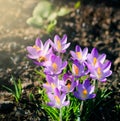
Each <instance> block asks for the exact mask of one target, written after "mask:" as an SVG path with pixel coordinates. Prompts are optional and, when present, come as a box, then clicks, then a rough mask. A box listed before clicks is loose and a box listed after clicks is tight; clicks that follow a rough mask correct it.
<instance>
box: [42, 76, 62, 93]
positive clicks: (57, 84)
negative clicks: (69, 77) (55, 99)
mask: <svg viewBox="0 0 120 121" xmlns="http://www.w3.org/2000/svg"><path fill="white" fill-rule="evenodd" d="M46 80H47V83H44V84H43V87H44V88H45V89H46V92H47V93H48V92H51V93H54V90H55V89H56V88H58V89H61V87H62V86H63V85H64V82H63V81H61V80H59V78H58V76H49V75H47V76H46Z"/></svg>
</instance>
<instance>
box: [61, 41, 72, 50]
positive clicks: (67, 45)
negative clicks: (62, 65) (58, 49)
mask: <svg viewBox="0 0 120 121" xmlns="http://www.w3.org/2000/svg"><path fill="white" fill-rule="evenodd" d="M69 46H70V43H68V44H65V45H63V46H62V50H65V49H67V48H68V47H69Z"/></svg>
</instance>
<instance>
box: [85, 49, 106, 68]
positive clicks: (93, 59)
mask: <svg viewBox="0 0 120 121" xmlns="http://www.w3.org/2000/svg"><path fill="white" fill-rule="evenodd" d="M105 58H106V54H101V55H99V53H98V51H97V49H96V48H93V49H92V52H91V54H88V56H87V63H89V64H91V65H92V66H94V67H95V66H96V65H97V63H98V62H100V63H102V64H103V63H104V61H105Z"/></svg>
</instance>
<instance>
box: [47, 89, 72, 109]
mask: <svg viewBox="0 0 120 121" xmlns="http://www.w3.org/2000/svg"><path fill="white" fill-rule="evenodd" d="M48 97H49V99H50V102H48V105H49V106H51V107H55V108H58V109H60V108H62V107H64V106H67V105H69V103H70V102H69V101H65V100H66V93H61V92H60V91H59V89H58V88H56V89H55V91H54V94H51V93H48Z"/></svg>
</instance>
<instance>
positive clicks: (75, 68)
mask: <svg viewBox="0 0 120 121" xmlns="http://www.w3.org/2000/svg"><path fill="white" fill-rule="evenodd" d="M87 73H88V72H87V71H85V65H84V64H81V63H79V62H78V61H77V60H75V61H73V64H72V74H73V75H74V76H75V77H76V78H79V77H81V76H84V75H85V74H87Z"/></svg>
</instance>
